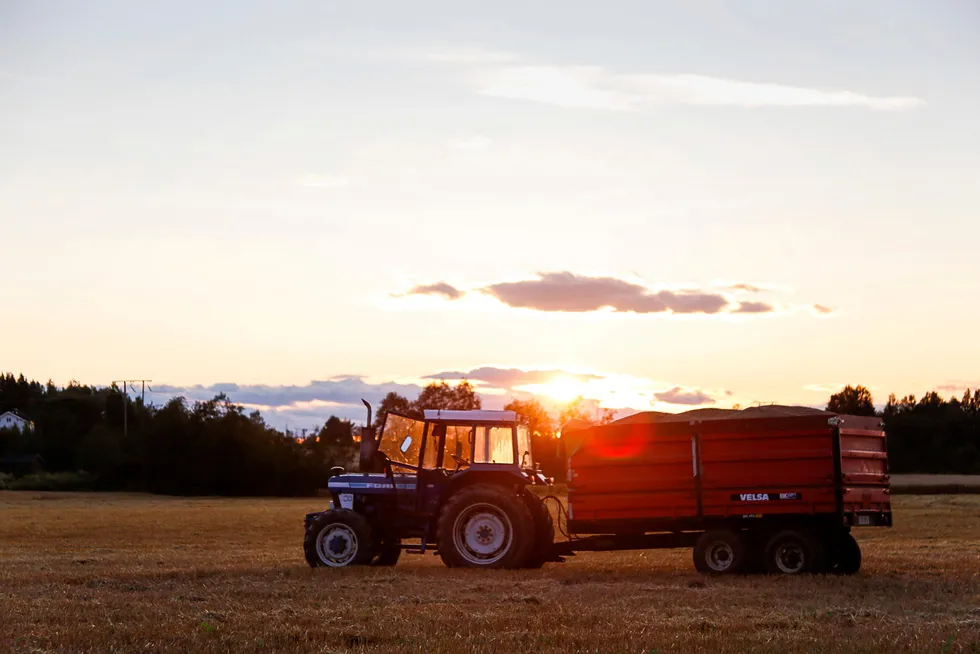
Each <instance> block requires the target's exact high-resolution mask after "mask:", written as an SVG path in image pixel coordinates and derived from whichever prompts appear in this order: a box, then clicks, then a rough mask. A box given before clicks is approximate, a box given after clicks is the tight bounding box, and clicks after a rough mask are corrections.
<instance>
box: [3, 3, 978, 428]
mask: <svg viewBox="0 0 980 654" xmlns="http://www.w3.org/2000/svg"><path fill="white" fill-rule="evenodd" d="M189 15H193V16H194V18H195V20H193V21H189V20H187V17H188V16H189ZM421 15H425V16H427V17H428V19H427V21H426V22H425V23H424V24H419V23H418V22H417V18H418V17H419V16H421ZM0 17H2V19H3V20H0V95H2V97H3V99H4V101H3V102H0V149H2V150H3V151H4V154H5V156H4V158H3V161H2V163H0V239H2V242H3V243H4V245H6V247H5V248H4V256H5V258H6V262H7V264H8V267H9V270H10V271H12V272H10V273H8V279H9V280H10V281H9V282H8V283H7V284H3V285H0V302H3V306H5V307H9V308H12V311H13V312H15V313H14V315H13V316H11V317H8V319H7V320H6V321H5V327H4V337H3V338H0V363H2V364H3V366H4V367H5V368H7V369H11V370H17V371H23V372H24V374H25V375H27V374H28V373H31V374H32V375H35V376H36V378H38V379H45V380H47V379H52V380H55V381H56V383H58V384H59V385H64V384H65V383H67V382H68V381H69V380H71V379H77V380H78V381H80V382H82V383H86V384H94V385H99V386H103V385H109V384H110V383H111V381H112V380H115V379H122V378H125V376H127V375H128V376H139V377H146V378H150V379H153V380H154V383H153V384H151V387H153V388H154V389H155V392H154V393H153V397H154V398H164V397H167V396H168V394H169V395H174V394H198V395H200V394H204V393H207V392H210V390H211V389H215V388H226V389H229V390H228V395H229V397H230V398H231V400H232V401H234V402H236V403H240V404H243V405H245V406H251V407H256V408H258V407H261V409H260V410H262V412H263V415H265V416H266V419H267V420H269V422H270V424H274V425H276V426H279V427H282V426H284V425H289V424H292V425H297V424H300V423H302V424H303V425H306V423H307V422H310V421H313V420H317V421H319V422H320V423H322V422H323V420H325V419H326V417H328V416H329V415H332V414H336V415H338V416H339V417H344V418H348V419H355V422H356V421H357V420H358V418H357V416H360V415H361V414H360V412H361V411H363V407H360V404H359V397H361V396H364V397H368V398H371V397H374V398H377V399H380V397H381V396H383V395H384V393H385V392H387V391H388V390H396V391H398V392H402V394H409V395H412V394H414V393H415V392H417V390H413V389H418V388H419V387H420V385H424V383H426V382H427V381H428V380H431V379H438V378H439V375H443V376H446V377H445V378H446V379H447V381H450V382H451V381H453V380H456V379H461V378H462V377H461V376H463V375H468V376H469V377H468V378H469V380H470V381H471V382H473V383H474V384H476V385H477V387H478V390H479V391H480V393H481V397H483V400H484V403H485V406H487V407H488V408H500V406H502V405H503V403H505V402H506V401H507V400H508V399H510V398H511V397H517V398H518V399H521V398H527V397H535V398H538V399H540V400H542V401H543V402H544V403H545V404H546V405H547V406H555V405H557V404H558V403H561V402H567V401H568V400H570V399H572V398H574V397H576V396H582V397H584V398H586V399H588V400H591V401H596V402H597V403H598V406H601V407H602V408H608V409H614V410H617V411H619V412H622V411H631V412H632V411H645V410H657V411H667V412H674V413H676V412H679V411H683V410H686V409H689V408H698V407H720V408H729V407H731V406H733V405H735V404H739V405H741V406H743V407H744V406H749V405H752V404H755V403H763V404H768V403H776V404H791V405H802V406H820V405H825V404H826V401H827V398H828V397H829V395H830V394H831V393H833V392H835V391H837V390H839V389H840V388H842V387H843V386H844V385H846V384H862V385H864V386H866V387H867V388H868V389H869V390H871V392H872V393H873V394H874V395H875V397H876V404H877V403H880V401H881V400H882V399H883V398H885V397H887V395H888V394H889V393H892V392H894V393H896V394H900V393H902V392H904V393H909V392H922V390H923V389H935V390H936V391H938V392H941V393H942V394H944V395H957V394H960V393H962V392H963V391H964V390H966V389H967V388H976V387H980V377H978V375H977V370H980V348H971V347H968V346H966V345H967V344H969V343H970V342H972V339H973V338H974V333H975V332H976V329H977V327H978V326H980V303H977V302H975V301H974V302H971V301H969V298H971V297H974V298H976V297H980V279H978V278H977V276H976V274H975V271H974V266H973V260H974V253H973V250H974V246H975V243H976V242H978V240H980V223H978V222H977V221H976V220H975V219H973V217H974V216H975V215H977V213H978V212H980V196H978V194H977V193H976V190H975V177H976V173H977V171H978V170H980V133H978V132H977V131H976V130H970V129H969V127H970V126H971V125H972V124H973V122H974V121H975V118H974V117H975V116H976V115H978V114H980V88H978V87H977V86H976V85H971V84H968V83H966V82H965V81H964V80H969V79H973V78H975V77H976V75H977V73H980V63H978V62H980V56H978V55H980V43H978V42H977V41H976V39H975V38H974V33H975V30H974V29H973V28H971V27H970V26H971V25H973V26H974V27H975V26H976V25H977V19H978V18H980V11H978V9H977V7H975V6H974V5H972V4H970V3H962V2H948V3H938V4H929V5H925V4H918V3H912V2H896V3H889V4H887V5H884V4H881V5H862V6H854V5H853V4H852V3H844V2H838V1H836V0H835V1H833V2H827V3H821V4H820V5H819V6H793V7H787V6H785V4H784V3H780V2H777V1H776V0H766V1H764V2H762V3H760V4H758V5H753V7H751V8H749V7H732V6H730V5H728V4H726V3H722V2H708V3H702V4H698V5H696V6H695V5H687V4H685V5H681V6H678V5H677V4H675V3H669V2H650V3H640V2H634V1H626V0H623V1H619V2H611V3H606V4H604V5H603V7H602V8H601V9H599V8H570V7H567V6H566V5H564V4H560V3H556V2H546V3H541V4H539V5H535V6H534V7H526V6H524V5H523V4H521V3H517V2H502V3H497V4H496V5H494V7H493V8H487V7H484V8H473V7H470V8H465V9H464V8H460V7H458V6H456V5H455V4H453V3H446V2H438V1H434V0H433V1H428V2H422V3H420V4H415V5H413V6H412V7H407V6H404V5H402V4H400V3H393V2H380V3H378V4H376V5H372V6H371V7H366V6H362V5H348V4H339V3H327V4H322V5H310V4H307V3H297V2H286V3H279V4H276V5H262V4H258V3H255V4H245V5H240V6H237V7H236V9H235V11H231V10H228V9H223V8H220V7H217V6H206V7H200V6H198V5H194V4H192V3H190V2H186V1H179V2H173V3H168V4H167V5H166V6H160V7H147V6H141V5H133V4H131V3H126V2H121V1H119V0H111V1H110V0H103V1H99V2H93V3H86V4H85V5H84V6H82V5H77V4H74V3H68V2H60V3H59V2H56V3H54V4H45V5H39V4H36V3H30V2H14V3H10V4H7V5H6V6H5V8H4V9H2V10H0ZM399 389H403V390H402V391H399ZM149 396H150V394H148V398H149ZM236 396H237V397H236ZM188 399H202V398H199V397H195V398H192V397H188ZM203 399H207V398H203ZM498 404H499V405H500V406H498ZM358 407H360V409H358ZM622 415H626V414H622ZM300 428H302V427H300Z"/></svg>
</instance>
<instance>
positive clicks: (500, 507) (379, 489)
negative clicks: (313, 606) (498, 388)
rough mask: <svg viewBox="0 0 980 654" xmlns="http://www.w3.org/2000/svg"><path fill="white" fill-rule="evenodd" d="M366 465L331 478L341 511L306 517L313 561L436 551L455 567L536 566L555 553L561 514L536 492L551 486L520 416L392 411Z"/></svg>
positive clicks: (365, 448) (364, 448)
mask: <svg viewBox="0 0 980 654" xmlns="http://www.w3.org/2000/svg"><path fill="white" fill-rule="evenodd" d="M368 415H369V418H368V424H370V410H369V413H368ZM360 468H361V471H360V472H358V473H346V472H343V471H340V473H341V474H337V475H335V476H333V477H331V478H330V480H329V481H328V483H327V486H328V488H329V490H330V493H331V495H332V497H333V503H332V504H333V508H332V509H331V510H329V511H323V512H316V513H311V514H308V515H307V516H306V531H307V541H306V545H305V547H306V553H307V561H309V562H310V565H326V566H343V565H350V564H352V563H365V562H375V563H377V561H381V562H389V561H390V562H393V561H394V560H397V558H398V554H399V553H400V552H401V551H402V550H406V551H413V552H423V553H424V552H425V551H426V549H427V547H429V546H433V545H434V546H436V547H437V549H438V551H439V554H440V555H441V556H442V557H443V559H444V560H445V561H446V563H447V564H449V565H465V566H478V567H482V566H490V567H497V566H503V567H526V566H528V565H531V566H533V565H538V563H539V562H542V561H543V560H544V558H546V557H547V556H549V555H550V551H551V546H550V542H551V539H552V537H553V528H552V527H551V526H550V525H551V517H550V515H549V514H548V511H547V509H546V508H544V505H543V504H542V502H541V501H540V500H539V499H537V497H536V496H535V495H534V494H532V493H530V492H529V491H527V490H526V489H527V487H528V486H530V485H538V484H544V485H548V484H549V481H548V480H547V479H546V478H545V477H544V475H542V474H541V472H540V471H539V470H538V469H537V468H536V467H535V465H534V458H533V455H532V452H531V433H530V429H529V427H528V423H527V420H526V418H524V417H523V416H521V415H520V414H518V413H516V412H514V411H482V410H481V411H443V410H426V411H424V412H423V415H422V417H421V419H419V418H416V417H412V416H408V415H403V414H399V413H395V412H390V413H388V414H387V415H386V416H385V420H384V423H383V425H382V428H381V431H380V433H379V434H378V435H377V437H376V438H375V435H374V433H373V430H372V429H371V428H369V427H368V428H365V429H364V430H363V431H362V437H361V464H360ZM474 507H480V508H479V509H476V508H474ZM539 525H540V526H539ZM535 533H540V534H541V536H540V538H538V537H536V536H535ZM407 539H412V540H414V539H418V543H419V544H418V545H404V546H403V545H402V541H404V540H407ZM545 539H546V540H547V543H545V542H544V540H545ZM324 548H326V549H324ZM352 548H353V549H352ZM375 558H376V559H377V561H372V560H369V559H375Z"/></svg>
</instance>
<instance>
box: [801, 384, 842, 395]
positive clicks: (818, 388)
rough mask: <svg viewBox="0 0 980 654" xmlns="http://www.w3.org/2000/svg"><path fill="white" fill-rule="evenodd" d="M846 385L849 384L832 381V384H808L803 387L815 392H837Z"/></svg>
mask: <svg viewBox="0 0 980 654" xmlns="http://www.w3.org/2000/svg"><path fill="white" fill-rule="evenodd" d="M845 386H847V384H843V383H841V384H837V383H832V384H807V385H806V386H804V387H803V388H804V389H805V390H808V391H812V392H814V393H836V392H837V391H839V390H841V389H842V388H844V387H845Z"/></svg>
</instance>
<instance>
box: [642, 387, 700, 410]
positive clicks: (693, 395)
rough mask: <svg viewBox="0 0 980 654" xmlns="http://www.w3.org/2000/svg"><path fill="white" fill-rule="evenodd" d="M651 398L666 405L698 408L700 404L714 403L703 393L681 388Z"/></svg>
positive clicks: (656, 394)
mask: <svg viewBox="0 0 980 654" xmlns="http://www.w3.org/2000/svg"><path fill="white" fill-rule="evenodd" d="M653 396H654V397H655V398H657V400H659V401H660V402H664V403H666V404H683V405H688V406H698V405H701V404H714V403H715V399H714V398H713V397H711V396H710V395H708V394H707V393H705V392H704V391H698V390H687V389H684V388H681V387H680V386H675V387H673V388H671V389H670V390H667V391H661V392H660V393H654V394H653Z"/></svg>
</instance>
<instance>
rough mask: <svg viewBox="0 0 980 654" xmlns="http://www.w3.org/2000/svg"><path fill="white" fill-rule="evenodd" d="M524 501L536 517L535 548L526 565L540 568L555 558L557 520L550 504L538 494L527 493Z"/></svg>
mask: <svg viewBox="0 0 980 654" xmlns="http://www.w3.org/2000/svg"><path fill="white" fill-rule="evenodd" d="M524 501H525V503H527V507H528V509H530V511H531V515H532V516H533V517H534V549H533V550H532V551H531V556H530V558H529V559H528V562H527V565H526V566H525V567H527V568H540V567H542V566H543V565H544V564H545V563H547V562H548V561H553V560H554V558H555V557H554V549H555V520H554V518H552V517H551V511H549V510H548V505H547V504H545V502H544V501H543V500H542V499H541V498H540V497H538V496H537V495H534V494H533V493H525V494H524Z"/></svg>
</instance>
